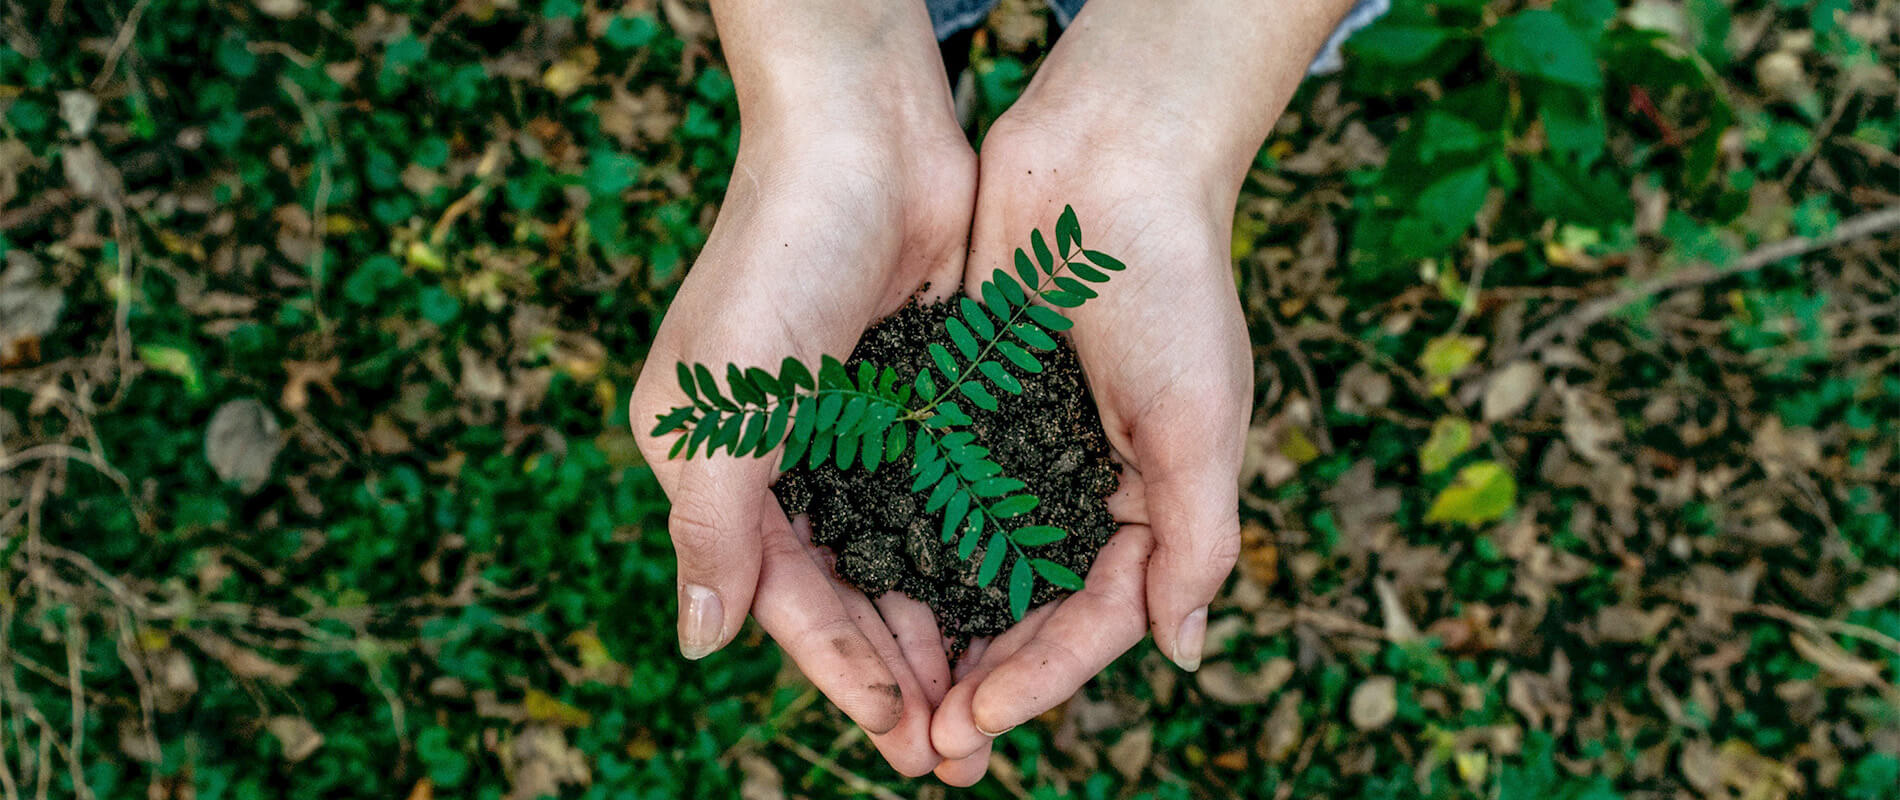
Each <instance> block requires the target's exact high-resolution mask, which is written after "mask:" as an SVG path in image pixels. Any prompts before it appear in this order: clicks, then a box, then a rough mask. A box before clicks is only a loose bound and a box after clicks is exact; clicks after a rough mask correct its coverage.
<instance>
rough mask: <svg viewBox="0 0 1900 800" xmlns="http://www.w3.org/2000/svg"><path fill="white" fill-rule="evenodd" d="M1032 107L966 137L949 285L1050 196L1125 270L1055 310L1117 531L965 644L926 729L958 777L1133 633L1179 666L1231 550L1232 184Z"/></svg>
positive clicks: (1004, 252) (1045, 215)
mask: <svg viewBox="0 0 1900 800" xmlns="http://www.w3.org/2000/svg"><path fill="white" fill-rule="evenodd" d="M1036 112H1037V109H1034V108H1033V107H1031V108H1029V109H1026V110H1025V111H1024V112H1021V113H1019V112H1018V111H1011V112H1010V114H1009V115H1007V116H1006V117H1005V118H1004V119H1003V120H1000V121H998V122H997V123H996V125H995V126H994V127H992V128H991V130H990V133H989V136H988V138H987V139H986V141H985V143H984V146H983V152H982V155H981V157H980V158H979V160H978V164H979V170H980V177H979V178H978V181H977V185H978V187H979V190H978V197H977V210H976V219H975V223H974V230H973V235H972V237H971V247H972V249H971V255H970V259H969V266H968V268H967V269H966V272H965V278H964V282H965V286H966V287H975V286H977V285H978V284H980V283H981V282H982V281H984V280H987V279H988V278H989V276H990V274H991V272H992V271H993V270H995V269H998V268H1003V269H1008V268H1009V267H1008V265H1009V264H1010V263H1011V260H1012V258H1013V257H1014V252H1015V249H1016V248H1017V247H1020V246H1022V245H1021V243H1024V242H1027V241H1028V240H1029V233H1030V230H1031V229H1032V228H1035V227H1042V228H1045V229H1048V228H1052V226H1053V224H1054V222H1055V219H1056V216H1057V215H1058V214H1059V213H1060V212H1061V210H1062V207H1063V205H1064V204H1069V205H1073V206H1074V207H1075V210H1076V213H1077V215H1078V217H1079V218H1080V221H1081V224H1082V231H1083V242H1084V244H1085V246H1087V247H1089V248H1090V249H1095V250H1101V251H1103V252H1106V253H1110V254H1112V255H1114V256H1116V257H1117V258H1119V259H1121V260H1122V261H1123V262H1125V263H1127V264H1128V265H1129V266H1128V270H1127V271H1126V272H1121V273H1117V274H1116V275H1115V277H1114V279H1113V280H1111V281H1109V282H1108V283H1106V284H1102V285H1100V286H1098V287H1096V288H1097V290H1098V291H1099V292H1100V294H1101V296H1100V297H1098V298H1096V299H1094V300H1090V301H1089V302H1087V303H1086V304H1084V305H1082V306H1081V307H1079V308H1075V309H1069V310H1067V311H1066V312H1065V313H1067V314H1068V316H1069V317H1070V318H1071V319H1073V320H1074V322H1075V326H1074V328H1073V329H1071V331H1070V332H1069V335H1070V337H1071V340H1072V343H1073V344H1074V346H1075V349H1076V352H1077V355H1078V356H1079V357H1080V360H1081V363H1082V368H1083V370H1084V372H1085V373H1086V375H1087V378H1088V384H1089V389H1090V390H1091V391H1092V392H1093V393H1094V395H1095V401H1096V405H1097V407H1098V409H1099V411H1100V413H1101V417H1102V425H1103V427H1104V428H1105V429H1106V431H1107V433H1108V439H1109V443H1110V445H1111V446H1112V448H1113V451H1114V455H1115V457H1116V459H1117V460H1118V461H1119V462H1120V463H1121V465H1122V478H1121V488H1120V490H1119V491H1118V492H1117V493H1116V494H1115V496H1114V497H1113V498H1111V500H1110V511H1111V512H1112V513H1114V514H1115V517H1116V521H1117V522H1118V523H1119V524H1120V526H1121V528H1120V531H1119V532H1118V533H1116V534H1115V536H1114V537H1113V538H1112V539H1111V540H1110V542H1109V543H1108V545H1107V547H1106V548H1105V549H1104V550H1103V551H1102V553H1101V555H1100V556H1098V558H1097V560H1096V562H1095V564H1094V567H1093V568H1092V569H1091V570H1090V571H1089V574H1088V576H1087V578H1086V586H1085V588H1084V589H1083V590H1082V591H1081V592H1079V593H1077V594H1075V595H1071V596H1069V597H1067V598H1065V599H1063V600H1060V601H1057V602H1055V603H1052V604H1050V605H1049V606H1046V607H1044V608H1041V609H1038V610H1037V611H1036V612H1034V613H1032V614H1030V615H1028V616H1027V617H1026V618H1025V619H1024V620H1023V621H1022V622H1021V623H1019V624H1017V625H1016V626H1015V627H1014V628H1012V629H1011V630H1009V631H1008V632H1006V633H1004V634H1003V635H1001V636H999V637H997V638H995V639H994V640H992V641H990V642H988V643H986V644H984V645H983V648H984V649H983V650H981V651H980V652H974V651H973V655H975V656H976V657H975V659H974V662H975V663H973V664H971V665H969V666H968V667H966V668H965V674H963V675H961V676H958V679H957V683H956V684H955V685H954V686H953V687H952V688H951V690H950V692H949V694H948V695H946V696H945V698H944V701H943V703H942V705H940V706H939V707H938V709H937V713H936V715H935V716H934V717H933V719H932V724H931V740H932V743H933V744H934V745H935V746H936V748H937V750H938V752H939V753H940V754H941V755H942V756H943V757H944V759H945V763H944V764H943V765H941V766H939V767H938V769H937V774H938V776H939V777H940V778H942V779H943V780H944V781H945V782H947V783H952V784H959V785H962V784H967V783H970V782H974V781H975V780H976V779H977V778H980V777H982V774H983V769H984V766H985V765H986V764H987V761H988V750H989V745H990V741H991V740H992V738H993V737H992V736H990V735H986V733H985V732H986V731H987V732H989V733H992V734H994V733H1001V732H1003V731H1005V730H1007V729H1009V728H1011V727H1014V726H1015V725H1018V724H1020V723H1022V722H1024V721H1026V720H1028V719H1030V718H1032V717H1034V716H1036V715H1038V714H1041V713H1042V712H1044V711H1047V710H1048V709H1050V708H1053V707H1054V706H1056V705H1058V704H1060V703H1062V702H1063V701H1064V700H1066V699H1068V697H1069V696H1070V695H1072V694H1074V693H1075V691H1076V690H1077V689H1079V688H1080V687H1081V686H1082V684H1083V683H1086V682H1087V681H1088V680H1089V679H1090V678H1092V677H1094V675H1095V674H1096V673H1097V672H1099V671H1101V669H1102V668H1103V667H1106V666H1107V665H1108V663H1109V662H1111V661H1113V660H1114V659H1115V658H1116V657H1117V656H1119V655H1121V654H1122V653H1123V652H1125V651H1127V650H1128V649H1129V648H1131V647H1133V646H1134V645H1136V644H1137V643H1139V642H1140V641H1141V639H1142V636H1143V634H1144V633H1146V632H1148V631H1149V630H1152V631H1153V634H1154V639H1155V644H1156V646H1157V647H1158V648H1159V649H1160V650H1161V652H1162V653H1163V654H1165V655H1167V656H1168V657H1169V658H1171V659H1172V660H1173V661H1174V662H1175V663H1176V664H1179V665H1180V666H1181V668H1182V669H1186V670H1193V669H1196V668H1197V667H1198V666H1199V665H1200V661H1201V649H1202V641H1203V639H1204V637H1205V634H1206V629H1207V606H1208V603H1209V602H1210V601H1212V600H1213V598H1214V595H1215V594H1216V593H1217V592H1218V591H1219V589H1220V586H1221V584H1222V582H1223V581H1225V579H1226V577H1227V575H1228V573H1229V571H1230V570H1232V569H1233V566H1234V561H1235V559H1236V557H1237V556H1238V554H1239V549H1240V520H1239V511H1238V509H1239V497H1238V489H1237V482H1236V477H1237V476H1238V474H1239V471H1240V464H1241V456H1242V452H1243V448H1244V443H1245V439H1246V431H1247V421H1248V414H1249V409H1250V408H1251V405H1252V389H1253V382H1252V374H1251V369H1252V363H1253V359H1252V357H1251V353H1250V343H1249V340H1248V337H1247V328H1246V324H1245V321H1244V320H1243V318H1242V314H1241V307H1240V301H1239V299H1238V297H1237V296H1236V294H1235V290H1234V282H1233V274H1232V269H1231V267H1230V261H1229V256H1228V251H1229V248H1230V245H1229V242H1230V241H1231V240H1232V234H1231V226H1232V224H1233V223H1232V220H1233V207H1234V206H1233V202H1234V201H1233V197H1232V195H1231V194H1227V195H1225V196H1223V193H1222V191H1221V190H1220V187H1218V186H1214V187H1210V186H1208V185H1207V182H1206V181H1201V180H1197V179H1195V177H1194V176H1193V175H1192V173H1191V171H1189V170H1184V169H1183V168H1182V165H1181V164H1180V163H1178V162H1173V161H1169V160H1167V159H1162V158H1156V157H1154V156H1155V155H1156V154H1159V153H1167V152H1169V150H1168V148H1167V147H1165V146H1152V145H1151V143H1149V142H1145V141H1144V142H1141V143H1138V144H1135V146H1132V147H1124V146H1123V145H1124V144H1128V143H1125V142H1121V143H1118V142H1114V141H1109V140H1108V139H1105V138H1091V137H1089V136H1087V135H1084V136H1081V137H1077V136H1076V135H1075V133H1076V131H1077V130H1078V127H1079V126H1078V125H1077V124H1074V123H1075V121H1074V120H1071V119H1067V118H1064V117H1061V116H1056V117H1042V116H1039V115H1036ZM966 660H970V657H968V656H966Z"/></svg>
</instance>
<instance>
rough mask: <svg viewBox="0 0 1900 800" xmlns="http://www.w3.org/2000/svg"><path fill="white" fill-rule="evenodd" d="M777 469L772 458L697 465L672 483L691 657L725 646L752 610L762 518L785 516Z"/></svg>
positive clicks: (684, 646)
mask: <svg viewBox="0 0 1900 800" xmlns="http://www.w3.org/2000/svg"><path fill="white" fill-rule="evenodd" d="M770 470H771V467H770V463H769V462H767V461H765V460H764V459H744V460H738V459H732V458H717V459H711V460H707V461H689V462H686V463H684V464H680V465H679V471H678V472H677V473H676V474H675V476H674V479H673V480H672V481H670V483H672V484H673V485H672V486H671V487H669V488H668V490H667V494H668V495H669V496H670V497H671V499H672V501H673V510H672V513H670V514H669V515H668V516H667V520H666V528H667V533H668V535H670V536H671V537H672V539H673V552H674V555H675V556H676V557H677V558H678V559H679V608H680V615H679V640H680V654H681V655H684V656H686V657H687V658H689V659H700V658H704V657H706V656H707V655H709V654H711V653H712V652H713V651H715V650H718V649H719V648H721V647H725V646H726V643H727V642H730V641H732V637H733V636H735V635H737V634H738V632H739V627H740V626H741V625H743V624H745V618H746V613H747V611H748V610H749V609H751V608H752V593H753V591H754V590H755V589H757V587H758V583H759V552H760V547H761V543H760V531H761V530H762V526H761V520H762V515H763V514H765V513H768V511H769V513H775V514H778V513H783V512H781V511H780V510H779V508H778V501H777V499H776V498H774V497H773V496H772V492H771V490H770V489H769V488H768V485H769V482H770V478H771V474H770ZM768 506H769V508H768Z"/></svg>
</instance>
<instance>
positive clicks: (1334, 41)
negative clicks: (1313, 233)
mask: <svg viewBox="0 0 1900 800" xmlns="http://www.w3.org/2000/svg"><path fill="white" fill-rule="evenodd" d="M997 2H998V0H926V5H928V6H930V24H931V25H933V26H935V27H936V29H937V38H938V39H946V38H949V37H950V35H951V34H954V33H958V32H960V31H964V30H968V29H970V28H973V27H976V26H977V25H978V24H980V23H982V22H983V18H984V17H986V16H989V13H990V10H991V9H993V8H995V7H996V3H997ZM1047 2H1048V3H1049V10H1050V11H1052V12H1054V13H1055V15H1056V22H1057V23H1058V24H1061V25H1063V26H1065V27H1066V26H1068V24H1069V20H1072V19H1075V14H1076V12H1078V11H1081V10H1082V3H1083V2H1084V0H1047ZM1391 5H1392V2H1391V0H1359V2H1358V3H1357V4H1355V5H1354V6H1353V8H1352V10H1351V11H1348V12H1346V17H1345V19H1342V20H1340V22H1339V27H1338V28H1337V29H1335V30H1334V31H1333V35H1332V36H1331V37H1329V38H1328V39H1327V40H1326V46H1325V47H1322V48H1320V51H1319V55H1318V56H1317V57H1315V58H1314V59H1313V65H1312V66H1311V67H1308V68H1307V71H1308V72H1310V73H1312V74H1314V75H1323V74H1326V73H1329V72H1337V71H1338V70H1339V68H1340V67H1341V66H1344V63H1345V62H1343V61H1342V60H1341V59H1340V56H1339V46H1340V45H1341V44H1344V43H1345V41H1346V37H1348V36H1351V35H1352V34H1353V32H1354V31H1357V30H1359V29H1360V28H1363V27H1365V26H1367V25H1370V24H1372V21H1373V20H1375V19H1378V18H1379V17H1380V15H1382V14H1384V13H1385V12H1386V9H1388V8H1390V7H1391ZM951 77H952V79H954V78H955V76H951Z"/></svg>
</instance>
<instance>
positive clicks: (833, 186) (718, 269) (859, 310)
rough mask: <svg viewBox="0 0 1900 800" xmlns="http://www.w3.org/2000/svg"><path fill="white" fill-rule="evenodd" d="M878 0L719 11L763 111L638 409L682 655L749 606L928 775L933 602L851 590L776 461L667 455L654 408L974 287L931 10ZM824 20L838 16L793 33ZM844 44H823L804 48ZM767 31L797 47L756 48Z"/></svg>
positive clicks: (968, 189)
mask: <svg viewBox="0 0 1900 800" xmlns="http://www.w3.org/2000/svg"><path fill="white" fill-rule="evenodd" d="M819 4H820V5H826V6H838V5H847V4H849V3H848V2H844V0H840V1H839V2H822V3H819ZM873 5H876V6H878V8H873V9H867V10H861V11H859V12H857V13H856V15H855V16H850V17H848V19H850V20H853V21H854V22H856V23H857V25H844V24H840V22H839V20H840V19H841V18H840V17H837V16H833V14H838V13H841V11H842V10H841V9H835V8H830V9H826V13H819V12H818V11H816V10H814V11H813V13H812V14H810V15H804V14H800V15H792V14H775V16H782V17H784V19H776V20H775V19H769V18H761V15H762V14H763V13H764V12H762V11H761V10H760V9H758V8H757V7H756V5H755V4H742V3H735V4H732V5H730V6H718V5H716V6H715V9H714V11H715V16H716V19H717V22H718V24H719V27H720V30H721V33H722V36H723V37H724V42H725V45H726V49H727V54H728V60H729V63H730V64H731V66H732V68H733V78H734V84H735V86H736V87H737V88H738V90H739V102H740V113H741V116H742V118H743V120H744V127H743V132H742V134H741V142H740V147H739V154H738V159H737V162H736V165H735V167H734V169H733V175H732V181H731V185H730V188H729V189H728V191H727V194H726V197H725V201H724V203H723V205H722V207H721V209H720V213H719V219H718V222H717V223H716V224H715V225H714V226H713V230H712V232H711V234H710V236H709V237H708V240H707V243H706V247H705V248H704V250H703V251H702V252H701V254H700V256H699V259H698V260H697V261H696V262H695V263H694V265H693V268H692V270H691V271H690V273H689V274H688V275H687V277H686V279H685V282H684V283H683V284H682V285H681V286H680V290H679V293H678V295H677V297H676V298H675V299H674V301H673V303H672V305H671V306H670V307H669V309H668V310H667V314H666V318H665V320H664V322H663V323H662V324H661V326H660V330H659V332H658V334H657V335H656V336H655V338H654V343H653V347H652V349H651V350H650V351H649V353H648V354H647V359H646V365H647V368H643V369H642V371H641V376H640V379H639V381H638V382H637V383H636V385H635V387H634V391H633V397H632V400H631V412H630V413H631V418H632V422H633V426H634V429H635V431H634V432H635V434H636V439H637V441H638V443H639V446H640V449H641V452H642V453H643V454H644V455H645V456H646V458H647V461H648V463H650V464H651V465H653V469H654V473H655V476H656V477H657V479H658V480H659V483H660V486H661V488H663V489H664V490H665V491H666V494H667V496H668V498H670V499H671V500H672V503H673V508H672V513H671V515H670V516H669V518H668V522H667V527H668V532H669V533H670V534H671V536H672V539H673V544H674V549H675V551H676V554H677V557H678V560H679V583H678V586H679V602H680V617H679V637H680V650H681V652H682V654H684V655H685V656H686V657H687V658H691V659H697V658H701V657H704V656H706V655H707V654H709V653H711V652H713V651H715V650H717V649H719V648H720V647H723V646H724V645H725V644H726V643H728V642H729V641H731V639H732V638H733V636H735V635H736V634H737V633H738V631H739V628H740V626H741V625H742V624H743V623H744V621H745V617H746V613H747V611H748V609H749V610H750V611H751V612H752V614H753V616H755V617H756V618H757V619H758V621H759V624H760V626H761V627H763V628H764V629H765V631H766V632H767V633H769V634H770V635H771V636H772V638H773V639H774V640H775V641H777V642H778V644H779V646H780V647H781V648H782V649H783V650H784V652H785V653H786V654H787V655H788V656H790V657H791V658H792V660H793V661H794V662H796V663H797V664H798V667H799V669H800V670H801V671H803V672H804V673H805V675H806V676H807V677H808V678H810V679H811V680H812V682H813V683H814V684H816V685H817V687H818V688H819V689H820V690H822V691H823V692H824V693H825V695H826V696H827V697H829V698H830V699H831V700H832V702H834V703H835V704H837V706H838V707H839V708H840V709H841V710H843V711H844V713H845V714H846V715H848V716H849V717H851V719H852V720H854V721H856V722H857V723H858V724H859V725H860V726H862V727H863V728H864V729H865V731H866V732H867V733H869V734H870V739H871V741H872V742H873V744H875V745H876V746H877V747H878V749H879V750H880V752H882V753H883V754H884V756H885V757H886V758H887V759H888V760H889V761H890V762H891V764H892V766H893V767H895V768H896V769H897V770H898V771H899V772H902V773H904V774H906V775H911V776H917V775H922V774H925V773H928V772H929V771H930V770H931V769H932V768H933V767H935V766H936V765H937V763H938V760H939V759H938V757H937V754H936V752H935V751H934V749H932V747H931V745H930V739H929V720H930V715H931V712H932V709H933V708H934V707H935V705H936V703H937V702H938V701H939V700H940V699H941V698H942V696H943V692H944V691H945V690H946V689H947V688H948V686H949V680H950V676H949V665H948V659H947V657H946V656H945V654H944V650H943V645H942V640H941V637H940V636H939V634H938V630H937V623H936V619H935V617H934V616H933V615H932V614H931V612H930V610H929V609H928V608H927V607H925V606H924V605H922V604H921V603H918V602H916V601H914V600H910V599H909V598H906V597H904V596H902V595H900V594H897V593H889V594H886V595H885V596H884V597H882V598H880V599H878V600H877V601H875V602H873V601H872V600H870V599H868V598H866V597H865V596H864V594H863V593H862V592H859V591H858V590H857V589H855V588H853V587H850V586H847V585H845V584H843V583H842V582H840V581H838V580H837V579H836V577H835V574H834V573H833V571H832V569H831V567H830V563H829V560H828V557H827V556H826V554H824V553H822V552H821V551H819V550H817V549H815V548H813V547H812V546H811V544H810V531H809V528H808V527H806V526H804V525H803V521H802V520H800V524H799V525H797V526H794V524H793V521H792V520H789V519H787V517H786V515H785V512H784V511H783V510H782V509H781V508H780V507H779V505H778V501H777V499H776V498H775V497H774V496H773V494H772V491H771V484H772V482H773V480H774V479H775V477H776V466H777V461H776V459H775V458H771V457H768V458H757V459H754V458H743V459H742V458H734V457H732V456H729V455H722V456H718V457H712V458H700V459H691V460H687V459H669V458H667V453H668V450H669V448H670V446H671V445H672V437H671V436H668V437H665V438H663V439H660V438H655V437H653V436H651V435H650V431H651V430H652V429H653V423H654V420H655V418H656V417H658V416H659V415H660V414H662V413H664V412H665V411H667V410H668V409H670V408H673V407H675V406H680V405H685V404H686V403H687V400H686V397H685V395H684V394H683V393H682V392H681V391H680V389H679V388H678V385H677V382H676V379H675V364H681V363H685V364H692V363H704V364H707V365H709V366H712V367H715V368H723V365H725V364H728V363H732V364H737V365H739V366H740V367H742V368H743V367H746V366H758V367H763V368H766V369H772V370H776V368H777V366H778V364H779V363H780V361H781V360H782V359H783V358H785V357H786V356H793V357H796V358H798V359H800V360H801V361H804V362H807V363H816V362H817V361H818V359H819V356H820V355H821V354H831V355H833V356H838V357H843V356H844V355H845V354H847V353H849V352H850V350H851V348H852V346H853V345H854V344H855V343H856V342H857V340H858V338H859V336H860V335H861V334H862V333H863V332H864V330H865V328H867V327H868V326H869V325H870V324H871V323H872V322H873V321H875V320H877V319H879V318H881V317H883V316H885V315H888V314H890V313H891V312H893V311H895V310H897V308H898V307H899V306H901V305H902V304H903V303H904V302H905V301H907V300H908V299H909V298H910V297H911V296H912V294H913V293H914V292H915V291H916V290H917V288H918V287H919V286H921V285H924V284H926V283H928V284H929V285H931V286H932V287H935V294H936V295H937V296H939V297H940V296H943V295H945V294H948V293H949V292H950V291H952V287H954V286H955V285H956V281H957V279H958V277H959V275H960V273H961V270H962V264H963V257H964V244H965V242H966V240H967V234H968V231H969V221H970V209H971V204H972V197H973V195H974V193H975V178H976V174H975V157H974V154H972V153H971V152H970V148H969V145H968V143H967V142H966V141H965V140H964V139H963V136H962V133H961V131H960V130H959V129H958V127H957V124H956V121H955V119H954V116H953V113H952V110H951V103H950V98H949V94H948V88H947V87H948V81H947V80H946V79H945V78H944V76H943V70H942V67H941V62H940V61H939V60H938V55H937V50H936V48H935V46H934V39H933V38H931V36H930V30H929V23H928V19H927V17H925V16H924V15H923V14H924V12H923V10H922V7H921V6H917V7H915V8H905V7H902V6H888V7H887V4H884V3H881V2H878V3H874V4H873ZM907 12H914V14H910V13H907ZM808 16H809V17H811V21H812V22H814V23H818V24H822V25H823V26H826V27H825V28H824V29H823V30H813V31H805V32H800V31H797V30H788V28H796V27H797V26H798V24H800V23H801V21H805V19H806V17H808ZM766 26H771V27H766ZM813 37H825V38H824V39H818V38H813ZM839 37H843V38H844V40H845V41H844V42H843V43H839V42H837V41H832V42H831V44H832V45H834V46H832V47H828V48H824V49H823V50H822V52H818V51H814V52H802V51H797V50H796V47H802V46H805V45H808V44H810V43H812V42H814V41H827V40H835V39H837V38H839ZM767 39H770V40H774V41H778V42H793V43H797V44H796V45H795V46H792V47H788V46H785V45H783V44H775V45H774V46H773V47H772V48H768V49H759V48H758V47H757V45H758V44H760V43H762V42H764V41H766V40H767ZM841 61H856V62H860V63H840V62H841Z"/></svg>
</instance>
